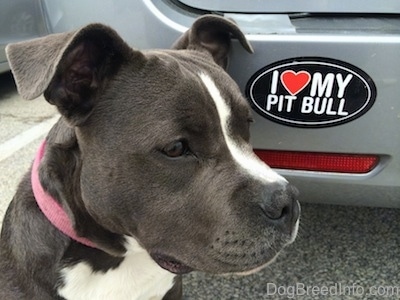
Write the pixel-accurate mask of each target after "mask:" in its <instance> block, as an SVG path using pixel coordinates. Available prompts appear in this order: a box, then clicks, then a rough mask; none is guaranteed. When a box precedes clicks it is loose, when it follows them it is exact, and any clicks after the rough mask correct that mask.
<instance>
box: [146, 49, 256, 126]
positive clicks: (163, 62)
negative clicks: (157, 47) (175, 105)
mask: <svg viewBox="0 0 400 300" xmlns="http://www.w3.org/2000/svg"><path fill="white" fill-rule="evenodd" d="M147 57H148V58H149V60H150V61H151V60H156V61H157V64H158V66H157V67H156V70H157V76H159V77H160V79H159V80H158V81H159V82H160V81H162V82H164V84H163V86H165V87H167V86H168V87H169V88H170V89H173V91H174V94H176V95H175V97H177V98H179V99H181V100H182V101H185V100H187V99H191V100H197V102H194V103H191V104H194V105H196V104H197V105H203V106H205V107H210V108H211V107H214V108H215V109H216V103H215V98H214V97H213V96H212V95H211V94H210V88H209V83H210V82H212V84H213V86H215V88H216V89H218V92H219V94H220V95H221V97H222V98H223V100H224V102H225V103H226V105H227V106H228V107H230V108H231V109H232V110H233V115H235V114H236V112H237V113H239V114H240V115H246V117H247V118H248V117H249V116H250V115H251V112H250V106H249V104H248V102H247V101H246V100H245V99H244V97H243V96H242V93H241V91H240V89H239V87H238V86H237V84H236V83H235V82H234V80H233V79H232V78H231V77H230V76H229V75H228V74H227V73H226V72H225V71H224V70H223V69H222V68H221V67H220V66H218V65H217V64H215V63H214V61H213V59H212V57H211V56H210V55H209V54H208V53H206V52H204V53H203V52H199V51H191V50H179V51H176V50H166V51H151V52H148V53H147ZM205 78H208V80H205ZM178 102H179V101H178ZM183 104H189V103H183Z"/></svg>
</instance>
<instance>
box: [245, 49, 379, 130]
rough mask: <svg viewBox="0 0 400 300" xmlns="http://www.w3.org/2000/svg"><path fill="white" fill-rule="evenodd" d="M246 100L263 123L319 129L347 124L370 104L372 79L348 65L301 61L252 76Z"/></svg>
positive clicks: (323, 60)
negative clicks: (270, 122) (265, 119)
mask: <svg viewBox="0 0 400 300" xmlns="http://www.w3.org/2000/svg"><path fill="white" fill-rule="evenodd" d="M246 95H247V97H248V99H249V100H250V102H251V104H252V106H253V108H254V109H255V110H256V111H257V112H258V113H259V114H261V115H262V116H263V117H266V118H267V119H269V120H271V121H274V122H277V123H280V124H284V125H288V126H294V127H308V128H321V127H330V126H335V125H339V124H343V123H347V122H350V121H352V120H354V119H356V118H358V117H360V116H361V115H363V114H364V113H366V112H367V111H368V110H369V109H370V108H371V107H372V105H373V104H374V102H375V98H376V87H375V84H374V82H373V81H372V79H371V78H370V77H369V76H368V75H367V74H366V73H365V72H364V71H362V70H360V69H359V68H357V67H355V66H353V65H350V64H348V63H345V62H342V61H339V60H334V59H328V58H320V57H318V58H315V57H301V58H293V59H289V60H283V61H279V62H276V63H274V64H272V65H268V66H266V67H264V68H262V69H261V70H259V71H258V72H256V74H254V75H253V76H252V78H251V79H250V80H249V82H248V84H247V87H246Z"/></svg>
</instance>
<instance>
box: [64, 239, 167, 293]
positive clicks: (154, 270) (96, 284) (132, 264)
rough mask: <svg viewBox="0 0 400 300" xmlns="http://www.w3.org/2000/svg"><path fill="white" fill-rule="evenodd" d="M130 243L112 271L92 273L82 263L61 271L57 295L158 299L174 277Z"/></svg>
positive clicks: (133, 241)
mask: <svg viewBox="0 0 400 300" xmlns="http://www.w3.org/2000/svg"><path fill="white" fill-rule="evenodd" d="M130 242H131V243H130V245H129V247H128V249H129V250H128V252H127V255H126V256H125V259H124V260H123V262H122V263H121V264H120V265H119V266H118V267H117V268H115V269H110V270H108V271H107V272H101V271H100V272H93V270H92V268H91V267H90V265H89V264H87V263H85V262H80V263H78V264H76V265H73V266H70V267H66V268H64V269H62V270H61V275H62V278H63V283H64V284H63V285H62V286H61V287H60V288H59V289H58V293H59V295H60V296H62V297H64V298H65V299H67V300H83V299H91V300H100V299H104V300H106V299H107V300H111V299H112V300H114V299H115V300H128V299H129V300H149V299H151V300H156V299H162V298H163V296H164V295H165V294H166V293H167V292H168V291H169V290H170V289H171V288H172V286H173V284H174V277H175V275H174V274H172V273H170V272H168V271H166V270H164V269H162V268H161V267H159V266H158V265H157V264H156V263H155V262H154V261H153V260H152V259H151V258H150V256H149V255H148V253H147V252H146V251H145V250H144V249H142V248H140V247H139V246H138V245H137V243H136V241H135V240H133V239H131V241H130Z"/></svg>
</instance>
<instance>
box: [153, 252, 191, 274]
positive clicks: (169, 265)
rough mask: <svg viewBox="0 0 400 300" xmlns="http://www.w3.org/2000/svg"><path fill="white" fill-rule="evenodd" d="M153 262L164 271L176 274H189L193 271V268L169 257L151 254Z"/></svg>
mask: <svg viewBox="0 0 400 300" xmlns="http://www.w3.org/2000/svg"><path fill="white" fill-rule="evenodd" d="M151 257H152V258H153V260H154V261H155V262H156V263H157V264H158V265H159V266H160V267H161V268H163V269H165V270H167V271H169V272H171V273H174V274H178V275H181V274H187V273H190V272H192V271H193V268H191V267H189V266H187V265H185V264H184V263H182V262H180V261H178V260H176V259H175V258H172V257H170V256H167V255H163V254H158V253H154V254H151Z"/></svg>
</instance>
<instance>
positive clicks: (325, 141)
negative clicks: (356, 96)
mask: <svg viewBox="0 0 400 300" xmlns="http://www.w3.org/2000/svg"><path fill="white" fill-rule="evenodd" d="M317 2H318V3H317ZM265 3H266V2H262V1H255V2H254V3H252V4H251V5H249V2H245V1H191V0H181V1H177V0H162V1H153V0H142V1H131V0H121V1H118V2H117V1H112V0H104V1H102V2H101V5H99V2H97V1H93V0H91V1H85V2H84V3H79V4H77V3H76V2H74V1H65V0H43V1H42V7H43V11H44V12H45V17H46V25H47V28H48V30H49V31H50V32H64V31H69V30H72V29H75V28H78V27H81V26H83V25H85V24H87V23H90V22H102V23H105V24H108V25H110V26H112V27H113V28H115V29H116V30H117V31H118V32H119V33H120V34H121V36H122V37H123V38H124V39H125V40H126V41H127V42H128V43H129V44H130V45H131V46H133V47H135V48H139V49H148V48H169V47H170V46H171V44H172V43H173V41H174V40H176V39H177V38H178V37H179V36H180V35H181V34H182V33H183V32H184V31H185V30H187V28H189V27H190V25H191V24H192V23H193V21H194V20H195V19H196V18H197V17H198V16H200V15H202V14H205V13H210V12H214V13H218V14H220V15H225V16H226V17H229V18H231V19H233V20H235V21H236V23H237V24H238V25H239V26H240V28H241V29H242V30H243V31H244V32H245V34H246V36H247V38H248V39H249V41H250V42H251V44H252V46H253V48H254V52H255V53H254V54H252V55H251V54H248V53H247V52H246V51H245V50H243V49H242V48H241V46H240V45H239V44H238V43H237V42H236V41H234V43H233V46H234V47H233V51H232V56H231V60H230V65H229V69H228V72H229V73H230V75H231V76H232V77H233V78H234V79H235V80H236V82H237V83H238V85H239V86H240V88H241V90H242V91H243V92H245V90H246V86H247V85H248V83H249V80H250V78H251V77H252V76H253V75H254V74H255V73H256V72H257V71H259V70H260V69H261V68H263V67H265V66H268V65H270V64H273V63H276V62H278V61H281V60H286V59H295V58H299V57H320V58H327V59H334V60H339V61H343V62H345V63H348V64H351V65H353V66H355V67H356V68H358V69H360V70H362V71H363V72H365V73H366V74H368V76H369V77H370V78H371V79H372V80H373V82H374V83H375V85H376V89H377V96H376V100H375V103H374V104H373V105H372V107H371V108H370V109H369V110H368V111H367V112H366V113H365V114H363V115H361V116H359V117H358V118H356V119H354V120H352V121H351V122H348V123H345V124H339V125H336V126H331V127H325V128H297V127H292V126H287V125H282V124H280V123H276V122H274V121H271V120H269V119H267V118H265V117H262V116H261V115H259V114H258V113H256V112H254V119H255V122H254V124H253V126H252V129H251V131H252V132H251V134H252V143H253V145H254V148H255V149H271V150H282V151H300V152H301V151H306V152H328V153H349V154H374V155H378V156H379V158H380V162H379V164H378V165H377V167H376V168H375V169H373V170H372V171H370V172H368V173H364V174H348V173H332V172H315V171H313V172H311V171H299V170H290V169H289V170H287V169H286V170H283V169H278V170H277V171H278V172H280V173H281V174H283V175H284V176H286V177H287V178H288V179H289V180H290V181H291V182H292V183H293V184H294V185H296V186H297V187H298V188H299V190H300V195H301V196H300V199H301V200H302V201H308V202H322V203H335V204H351V205H368V206H386V207H400V136H399V135H400V101H399V98H398V97H399V96H398V95H400V84H399V83H400V74H399V70H400V60H399V59H398V55H399V53H400V17H399V15H397V14H395V13H400V3H399V2H398V1H397V0H388V1H384V2H377V1H372V0H371V1H367V2H365V1H364V0H362V1H361V0H359V1H352V2H346V4H345V5H344V4H343V3H342V2H339V1H335V2H333V1H329V2H327V1H324V2H321V1H314V2H312V3H313V4H312V5H311V2H309V1H305V0H304V1H300V0H299V1H296V3H292V2H289V1H275V2H274V5H270V6H271V7H270V8H268V10H267V9H266V8H265V7H266V6H267V5H266V4H265ZM353 3H357V5H353ZM257 5H262V7H261V8H260V7H258V6H257ZM246 7H247V8H246ZM78 8H79V9H78ZM214 10H216V11H214ZM249 10H251V11H252V12H257V13H254V14H246V13H245V12H248V11H249ZM262 12H267V13H262ZM277 12H279V13H277ZM287 12H296V14H292V13H289V14H288V13H287ZM314 12H318V14H313V13H314ZM321 12H329V14H320V13H321ZM348 13H357V14H348ZM362 13H366V14H362ZM381 13H383V14H381Z"/></svg>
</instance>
